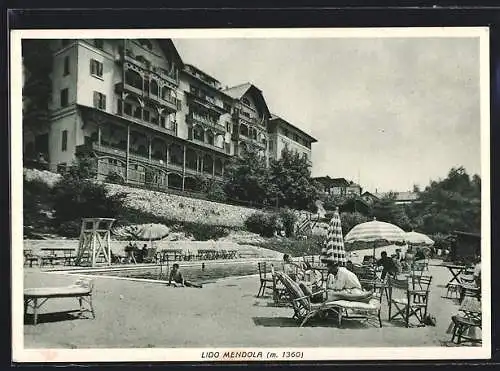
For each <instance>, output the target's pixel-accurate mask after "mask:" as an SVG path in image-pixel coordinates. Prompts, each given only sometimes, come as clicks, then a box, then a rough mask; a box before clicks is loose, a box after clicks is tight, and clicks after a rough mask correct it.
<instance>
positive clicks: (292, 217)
mask: <svg viewBox="0 0 500 371" xmlns="http://www.w3.org/2000/svg"><path fill="white" fill-rule="evenodd" d="M279 217H280V218H281V221H282V222H283V228H284V229H285V233H286V235H287V236H288V237H290V236H293V235H294V232H295V223H296V222H297V215H296V214H295V213H294V212H293V211H292V210H290V209H282V210H280V212H279Z"/></svg>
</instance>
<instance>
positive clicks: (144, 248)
mask: <svg viewBox="0 0 500 371" xmlns="http://www.w3.org/2000/svg"><path fill="white" fill-rule="evenodd" d="M146 256H148V245H147V244H144V245H143V246H142V250H141V251H140V253H139V260H140V261H139V263H144V260H145V259H146Z"/></svg>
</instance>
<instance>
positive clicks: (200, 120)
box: [186, 113, 226, 134]
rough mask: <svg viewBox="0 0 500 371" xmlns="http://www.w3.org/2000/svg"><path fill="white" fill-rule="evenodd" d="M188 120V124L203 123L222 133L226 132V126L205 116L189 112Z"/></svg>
mask: <svg viewBox="0 0 500 371" xmlns="http://www.w3.org/2000/svg"><path fill="white" fill-rule="evenodd" d="M186 122H187V123H188V124H201V125H203V126H205V127H208V128H211V129H214V130H216V131H218V132H220V133H222V134H224V133H225V132H226V127H225V126H224V125H222V124H219V123H218V122H216V121H210V120H208V119H206V118H204V117H203V116H197V115H193V114H192V113H188V114H187V115H186Z"/></svg>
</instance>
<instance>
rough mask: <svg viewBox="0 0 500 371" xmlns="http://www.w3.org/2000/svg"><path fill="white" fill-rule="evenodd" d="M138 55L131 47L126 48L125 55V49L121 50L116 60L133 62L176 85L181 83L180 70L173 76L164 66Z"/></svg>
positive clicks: (118, 61)
mask: <svg viewBox="0 0 500 371" xmlns="http://www.w3.org/2000/svg"><path fill="white" fill-rule="evenodd" d="M137 57H138V56H135V55H133V54H132V51H131V50H130V49H126V51H125V56H124V55H123V51H122V50H120V52H119V54H118V55H117V56H116V57H115V61H116V62H117V63H120V64H121V63H122V61H123V60H125V62H128V63H132V64H134V65H136V66H137V67H139V68H140V69H142V70H144V71H148V72H153V73H155V74H156V75H158V76H160V77H161V78H162V79H164V80H167V81H168V82H170V83H172V84H174V85H175V86H178V85H179V73H178V71H177V72H176V74H175V75H176V77H172V76H170V75H169V74H167V72H166V71H165V70H164V69H163V68H161V67H158V66H155V65H153V64H152V63H151V62H149V61H147V60H146V59H137Z"/></svg>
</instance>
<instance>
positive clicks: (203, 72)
mask: <svg viewBox="0 0 500 371" xmlns="http://www.w3.org/2000/svg"><path fill="white" fill-rule="evenodd" d="M184 67H191V68H192V69H193V70H196V71H198V72H201V73H202V74H204V75H205V76H207V77H208V78H209V79H211V80H213V81H215V82H218V83H219V84H220V81H219V80H217V79H216V78H215V77H213V76H211V75H209V74H208V73H206V72H205V71H203V70H200V69H199V68H198V67H196V66H194V65H192V64H189V63H185V64H184Z"/></svg>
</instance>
